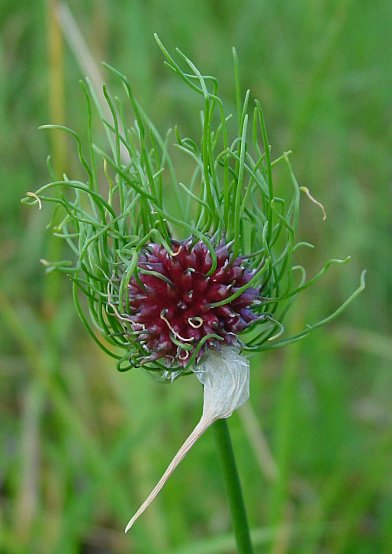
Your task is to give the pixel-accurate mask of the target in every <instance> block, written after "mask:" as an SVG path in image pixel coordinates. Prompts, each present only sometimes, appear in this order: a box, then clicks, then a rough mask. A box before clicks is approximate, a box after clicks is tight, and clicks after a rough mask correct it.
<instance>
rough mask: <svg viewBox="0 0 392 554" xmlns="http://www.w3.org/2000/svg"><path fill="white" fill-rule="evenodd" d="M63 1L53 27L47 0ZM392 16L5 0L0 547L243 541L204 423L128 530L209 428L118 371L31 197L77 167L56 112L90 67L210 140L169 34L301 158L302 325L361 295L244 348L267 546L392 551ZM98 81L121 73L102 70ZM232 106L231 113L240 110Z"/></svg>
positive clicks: (254, 517)
mask: <svg viewBox="0 0 392 554" xmlns="http://www.w3.org/2000/svg"><path fill="white" fill-rule="evenodd" d="M60 8H61V11H60V12H59V13H60V14H61V18H60V19H61V24H59V19H58V18H57V17H56V10H57V11H58V10H59V9H60ZM391 25H392V4H391V2H388V1H387V0H375V1H374V2H368V1H366V0H356V1H355V2H354V1H350V0H343V1H342V0H339V1H337V0H293V1H292V2H283V1H281V0H275V1H274V2H262V1H260V0H243V1H242V2H238V1H237V0H210V1H207V0H206V1H203V0H189V1H187V2H184V1H183V0H167V1H165V2H162V1H159V0H144V1H143V0H129V1H128V2H124V1H120V0H112V1H109V0H95V1H92V0H73V1H69V2H68V4H67V6H65V4H63V3H60V2H57V1H55V0H51V1H50V0H48V1H47V2H45V1H44V0H35V1H34V2H30V1H27V0H18V1H16V2H15V1H14V0H3V1H2V3H1V6H0V33H1V37H0V72H1V75H0V121H1V124H0V152H1V154H0V155H1V165H0V183H1V190H0V240H1V243H0V264H1V272H0V284H1V292H0V345H1V353H0V415H1V425H0V441H1V448H0V552H1V553H2V554H19V553H20V554H24V553H33V554H35V553H39V554H52V553H53V554H57V553H58V554H73V553H81V554H103V553H110V554H112V553H113V554H114V553H116V554H117V553H119V554H121V553H128V552H131V553H141V554H144V553H146V554H147V553H148V554H151V553H157V554H159V553H170V554H215V553H216V554H217V553H222V554H230V553H232V552H235V548H234V542H233V538H232V536H231V531H230V517H229V513H228V508H227V504H226V498H225V491H224V484H223V481H222V478H221V474H220V466H219V460H218V459H217V455H216V451H215V444H214V437H213V433H212V432H207V434H206V435H205V437H204V438H203V439H202V440H201V441H200V442H199V443H198V444H197V445H196V446H195V448H194V449H193V450H192V452H191V453H190V454H189V456H188V458H187V459H186V460H185V461H184V462H183V463H182V464H181V466H180V468H179V469H178V470H177V472H176V473H175V474H174V476H173V477H172V479H171V480H170V481H169V483H168V484H167V486H166V488H165V489H164V491H163V492H162V493H161V495H160V496H159V498H158V500H157V501H156V502H155V503H154V505H153V506H152V507H151V508H150V509H149V510H148V512H146V514H145V515H144V516H143V518H142V519H141V520H140V521H139V522H138V523H137V524H136V525H135V527H134V529H133V530H132V532H131V534H130V535H129V536H125V535H124V534H123V528H124V525H125V524H126V522H127V521H128V519H129V517H130V516H131V515H132V513H133V512H134V511H135V509H136V508H137V506H138V505H139V503H140V502H141V501H142V500H143V499H144V497H145V496H146V494H147V493H148V492H149V491H150V489H151V488H152V486H153V485H154V484H155V482H156V480H157V478H158V477H159V476H160V475H161V473H162V471H163V469H164V468H165V467H166V465H167V463H168V462H169V460H170V459H171V457H172V455H173V454H174V453H175V451H176V450H177V448H178V446H179V445H180V444H181V443H182V441H183V439H184V438H185V436H186V435H187V434H188V433H189V431H190V430H191V428H192V427H193V425H194V424H195V423H196V421H197V419H198V417H199V414H200V411H201V391H200V388H199V387H198V385H197V384H196V383H195V382H194V380H192V379H191V378H184V379H180V380H179V381H177V382H175V383H174V384H173V385H172V386H164V385H161V384H159V383H157V382H156V381H155V380H153V379H151V378H150V376H149V375H147V374H146V373H144V372H143V371H134V372H129V373H125V374H119V373H117V372H116V369H115V365H114V363H113V361H112V360H111V359H109V358H107V357H106V356H105V355H104V354H103V353H101V351H99V350H98V348H97V347H96V346H95V345H94V344H93V343H92V341H91V340H90V339H89V337H88V336H87V333H86V332H85V330H84V328H82V325H81V323H80V322H79V320H78V319H77V316H76V313H75V311H74V308H73V304H72V298H71V290H70V286H69V282H68V280H67V279H66V277H63V276H61V275H54V274H51V275H48V276H45V273H44V269H43V267H42V265H41V264H40V263H39V259H40V258H48V259H55V258H56V257H58V256H60V257H61V254H62V253H61V248H62V246H61V245H60V244H58V242H57V241H56V240H54V239H52V238H50V236H49V233H47V232H46V228H45V227H46V225H47V223H48V221H49V217H50V210H49V209H46V210H43V211H42V212H39V211H38V210H37V209H31V208H30V209H29V208H28V207H26V206H22V205H21V204H20V198H21V197H22V196H24V195H25V194H26V192H27V191H30V190H35V189H36V188H38V187H39V186H41V185H42V184H44V183H45V182H47V181H48V179H49V178H48V173H47V168H46V157H47V155H48V153H49V152H50V153H51V155H52V158H53V161H54V164H55V167H56V171H58V172H61V171H64V170H66V171H67V172H68V173H69V174H72V171H73V170H74V168H76V167H77V161H76V154H75V149H74V148H73V145H72V143H71V142H70V141H68V139H66V138H65V137H63V136H62V135H61V134H60V133H52V134H48V132H45V131H38V126H39V125H41V124H44V123H64V124H66V125H67V126H69V127H71V128H75V129H77V130H78V131H81V132H83V129H84V128H85V123H86V114H85V108H84V102H83V95H82V92H81V88H80V86H79V83H78V81H79V79H81V78H83V77H84V76H85V74H86V68H88V67H90V68H91V67H92V65H91V63H92V61H93V62H95V63H99V62H101V61H107V62H109V63H110V64H112V65H114V66H116V67H117V68H118V69H119V70H120V71H122V72H123V73H125V74H126V75H127V76H128V78H129V80H130V81H131V83H132V85H133V88H134V92H135V95H136V97H137V98H139V100H140V102H141V104H142V106H143V107H144V108H145V109H146V110H147V111H148V113H149V115H150V116H151V118H152V119H153V120H154V122H155V123H156V125H157V126H158V128H159V129H160V130H161V131H162V132H163V131H165V129H166V128H167V127H168V126H172V125H173V124H175V123H178V124H179V125H180V127H181V128H182V129H184V130H185V133H188V134H189V135H190V136H192V137H194V138H195V139H196V140H198V137H199V113H198V109H199V108H197V109H196V108H195V103H194V102H193V97H192V101H191V100H190V96H189V94H188V92H187V91H186V89H185V87H183V86H182V84H181V82H180V81H179V80H178V78H176V77H175V76H173V75H172V74H171V72H170V71H169V70H167V69H166V68H165V67H164V65H163V60H162V55H161V53H160V51H159V49H158V47H157V46H156V44H155V41H154V39H153V33H154V32H157V33H158V34H159V36H160V38H161V39H162V41H163V42H164V44H165V45H166V47H167V48H168V49H170V50H173V49H174V47H175V46H178V47H180V48H181V49H182V50H183V51H184V52H185V53H186V54H187V55H188V56H189V57H190V58H191V59H193V60H194V61H195V62H196V63H197V65H198V66H199V68H200V69H201V71H202V72H204V73H207V74H211V75H215V76H217V77H218V79H219V81H220V84H221V94H222V96H223V97H224V98H225V99H227V101H228V103H229V105H230V102H233V103H234V83H233V70H232V58H231V47H232V46H233V45H235V46H236V47H237V50H238V55H239V58H240V67H241V77H242V84H243V88H244V89H245V88H251V90H252V94H253V95H254V96H255V97H258V98H259V99H260V101H261V102H262V105H263V108H264V112H265V117H266V120H267V125H268V129H269V140H270V143H271V144H272V151H273V154H274V156H275V157H277V156H278V155H280V154H281V152H282V151H283V150H289V149H290V150H293V156H292V163H293V166H294V169H295V172H296V175H297V178H298V180H299V183H300V185H304V186H307V187H309V188H310V190H311V191H312V193H313V194H314V195H315V196H316V198H318V199H319V200H320V201H321V202H322V203H323V204H324V205H325V207H326V210H327V213H328V219H327V221H326V222H322V221H321V216H320V212H319V211H318V209H317V208H316V207H315V206H314V205H313V204H311V203H310V202H308V201H307V200H306V199H304V200H303V202H302V206H303V210H302V218H301V228H300V238H301V239H302V240H308V241H310V242H312V243H314V244H315V245H316V249H315V250H314V251H312V252H310V253H309V254H307V258H306V260H305V264H306V266H307V268H308V269H309V274H310V275H312V274H313V273H314V272H316V271H317V269H318V268H320V267H321V265H322V264H323V263H324V261H325V260H326V259H327V258H329V257H345V256H347V255H351V256H352V261H351V263H350V264H348V265H345V266H338V267H336V266H335V267H333V268H332V269H331V270H330V272H329V273H328V274H327V276H326V277H325V278H324V279H323V281H322V283H321V285H319V287H318V288H315V289H310V290H309V292H307V293H306V294H305V295H304V296H303V297H301V301H299V302H298V304H296V305H295V307H294V308H293V310H292V314H291V318H290V328H291V330H292V331H295V330H296V329H301V328H302V327H303V326H304V324H305V323H307V322H310V323H311V322H314V321H317V320H318V319H320V318H322V317H323V316H324V315H326V314H329V313H330V312H332V311H333V310H334V309H335V308H336V307H337V306H338V305H339V303H341V302H342V301H343V300H344V299H345V298H346V297H347V296H348V295H349V294H350V293H351V291H352V290H354V289H355V288H356V287H357V286H358V282H359V275H360V271H361V270H362V269H363V268H367V269H368V274H367V289H366V291H365V292H364V293H363V294H362V295H361V296H360V297H359V298H358V299H357V300H356V302H355V303H354V304H352V305H351V306H350V307H349V309H348V310H347V311H346V312H344V314H343V315H342V316H341V317H340V318H339V319H337V320H335V321H334V322H333V323H332V324H331V325H329V326H328V327H326V328H324V329H322V330H320V331H316V332H315V333H314V334H313V335H311V336H310V338H308V339H307V340H305V341H304V342H301V343H298V344H295V345H292V346H290V347H288V348H286V349H283V350H281V351H272V352H270V353H266V354H263V355H262V356H258V357H254V358H252V382H251V386H252V391H251V401H250V403H249V404H248V406H247V407H246V408H244V409H242V410H241V411H240V412H239V413H237V414H235V415H234V416H233V417H232V419H231V421H230V425H231V430H232V436H233V441H234V448H235V450H236V453H237V456H238V464H239V469H240V473H241V476H242V481H243V488H244V495H245V501H246V504H247V507H248V513H249V519H250V524H251V527H252V530H253V539H254V544H255V552H257V553H259V552H260V553H264V552H268V553H269V552H270V553H272V554H284V553H300V554H312V553H325V554H327V553H328V554H329V553H333V554H339V553H355V554H365V553H369V554H370V553H376V552H377V553H381V552H385V553H390V552H392V465H391V452H392V402H391V389H392V372H391V369H390V367H391V361H392V343H391V341H390V340H389V335H390V331H391V296H392V281H391V263H390V261H391V232H392V225H391V218H390V211H391V200H392V198H391V161H390V153H391V147H392V140H391V139H392V133H391V125H390V119H391V90H392V88H391V85H392V57H391V54H390V53H391V49H392V42H391ZM100 71H101V72H102V76H103V78H104V79H105V80H106V81H108V82H110V76H109V75H108V74H106V73H105V70H104V68H103V67H100ZM233 109H234V105H233Z"/></svg>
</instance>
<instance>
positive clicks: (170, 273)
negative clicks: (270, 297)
mask: <svg viewBox="0 0 392 554" xmlns="http://www.w3.org/2000/svg"><path fill="white" fill-rule="evenodd" d="M171 249H172V253H170V252H169V251H168V250H167V249H166V248H165V247H164V246H161V245H160V244H156V243H154V244H149V245H148V247H146V248H144V249H143V251H142V253H141V254H140V256H139V260H138V264H137V272H136V274H134V275H133V276H132V277H131V279H130V281H129V284H128V291H129V305H130V308H131V314H130V320H131V327H132V330H133V331H134V332H135V333H137V334H138V340H139V341H140V343H141V344H142V346H143V348H144V349H145V351H146V356H145V359H144V362H148V361H153V360H157V359H159V358H163V359H164V361H165V362H167V363H168V364H170V365H172V366H173V365H179V366H181V367H184V366H185V365H186V364H187V363H188V361H189V359H190V357H191V356H192V354H193V353H195V351H196V350H197V355H196V360H195V361H196V362H197V361H199V359H200V357H201V356H202V354H203V353H204V352H205V350H206V349H207V348H216V347H218V344H227V345H233V344H236V343H237V335H238V333H240V332H241V331H243V330H244V329H245V328H246V327H247V326H248V325H249V324H250V323H252V322H253V321H255V320H256V319H257V318H258V316H257V315H255V314H254V313H253V312H252V310H251V305H252V303H253V302H254V301H255V300H256V299H257V298H258V297H259V291H258V290H257V289H255V288H251V287H248V288H246V290H244V291H243V292H242V293H241V294H239V295H238V296H237V297H234V299H233V300H231V301H228V302H226V303H223V304H222V305H216V304H218V303H220V302H221V301H224V300H227V299H228V298H230V297H231V296H233V295H234V294H235V293H236V292H237V291H238V290H239V289H240V288H241V287H243V286H244V285H247V283H249V281H250V279H251V278H252V276H253V274H254V272H253V271H252V270H249V269H247V268H246V267H245V265H244V263H243V258H241V257H238V258H235V259H233V256H232V254H231V253H230V245H226V244H225V243H224V242H221V243H220V244H219V245H218V246H217V247H216V250H215V252H216V257H217V267H216V269H215V271H213V272H212V273H211V272H210V270H211V267H212V260H211V254H210V252H209V249H208V247H207V246H206V245H205V244H204V242H202V241H198V242H196V243H195V241H194V240H193V239H192V238H190V239H187V240H185V241H181V242H179V241H174V240H172V243H171ZM210 273H211V274H210ZM200 343H201V345H200ZM198 345H199V346H198Z"/></svg>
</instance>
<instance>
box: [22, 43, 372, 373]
mask: <svg viewBox="0 0 392 554" xmlns="http://www.w3.org/2000/svg"><path fill="white" fill-rule="evenodd" d="M155 38H156V41H157V43H158V46H159V48H160V49H161V51H162V52H163V54H164V56H165V58H166V62H165V63H166V65H167V66H168V67H169V68H170V69H171V70H172V71H173V72H174V73H175V74H176V75H177V76H178V77H179V78H180V79H181V80H182V81H183V82H184V83H185V84H186V85H187V86H188V87H189V89H191V91H192V92H194V93H196V94H198V95H199V96H200V97H201V98H202V102H203V110H202V112H201V127H202V129H201V138H200V140H198V141H195V140H194V139H192V138H188V137H181V135H180V130H179V129H178V128H176V130H175V135H176V139H177V143H176V144H175V146H176V147H177V148H178V149H179V150H180V151H181V152H182V153H185V154H186V155H187V156H189V157H190V158H191V163H192V165H193V166H194V167H193V169H192V172H191V176H190V180H189V184H188V185H186V184H184V183H182V182H181V181H179V179H178V177H177V175H176V162H174V161H173V159H172V158H171V155H170V135H171V130H170V129H169V131H168V132H167V133H166V135H165V138H163V137H162V136H161V134H159V132H158V130H157V128H156V127H155V126H154V125H153V123H152V122H151V121H150V119H149V118H148V116H147V115H146V113H145V112H144V110H143V109H142V108H141V106H139V104H138V102H137V100H136V99H135V97H134V95H133V93H132V89H131V86H130V84H129V82H128V80H127V78H126V77H125V76H124V75H122V74H121V73H119V72H118V71H117V70H116V69H114V68H112V67H111V66H109V65H106V67H107V68H108V69H109V70H110V71H111V72H112V73H113V74H114V75H115V77H117V79H119V80H120V82H121V84H122V85H123V88H124V90H125V97H126V102H127V104H126V106H124V105H123V103H122V102H121V101H120V99H119V98H118V97H116V98H113V97H112V95H111V93H110V92H109V90H108V88H107V87H106V86H105V85H104V86H103V95H104V98H105V100H106V106H105V107H102V106H101V105H100V103H99V100H98V99H97V95H96V92H95V91H94V88H93V86H92V84H91V82H90V81H87V86H86V85H85V84H84V83H82V88H83V91H84V94H85V97H86V105H87V111H88V117H87V121H88V125H89V128H88V132H87V148H86V149H84V148H83V144H82V139H81V138H80V135H79V134H78V133H77V132H75V131H73V130H71V129H69V128H67V127H65V126H62V125H45V126H43V127H41V129H42V128H43V129H50V130H54V131H62V132H65V133H67V134H69V135H71V137H72V138H73V139H74V140H75V142H76V145H77V152H78V156H79V161H80V163H81V166H82V168H83V169H84V172H85V174H86V181H85V182H84V181H76V180H72V179H70V178H68V176H67V175H65V176H64V179H63V180H55V181H53V182H51V183H49V184H47V185H44V186H43V187H41V188H40V189H38V191H36V192H35V193H29V194H28V196H27V197H26V198H25V199H24V202H27V203H29V204H38V205H39V206H40V207H41V203H42V202H48V203H54V204H55V206H56V208H59V209H56V210H55V211H54V213H55V220H54V222H53V223H52V228H53V232H54V234H55V236H56V237H60V238H62V239H64V240H65V241H66V242H67V243H68V246H69V247H70V249H71V251H72V252H73V253H74V254H75V260H74V261H67V260H66V261H59V262H48V261H46V260H45V261H44V264H45V265H46V266H47V267H48V271H53V270H57V271H61V272H65V273H66V274H67V275H69V277H70V278H71V279H72V281H73V283H74V301H75V306H76V309H77V311H78V313H79V315H80V318H81V320H82V321H83V323H84V324H85V326H86V327H87V330H88V332H89V334H90V335H91V336H92V337H93V339H94V340H95V341H96V342H97V344H99V345H100V346H101V348H102V349H103V350H104V351H105V352H106V353H108V354H110V355H111V356H112V357H114V358H116V359H117V360H118V364H117V367H118V368H119V369H120V370H121V371H124V370H126V369H131V368H133V367H137V366H138V365H140V364H141V363H142V362H141V360H142V359H143V357H144V356H145V351H144V348H143V346H142V344H141V343H140V342H139V340H138V335H137V332H135V331H133V330H132V329H129V328H127V329H126V330H124V328H123V326H122V324H121V321H119V320H121V318H122V316H123V315H124V314H129V313H130V308H129V297H128V292H127V290H128V289H127V287H128V283H129V280H130V278H131V277H132V276H133V275H136V278H137V279H139V272H140V271H143V272H144V273H146V272H147V273H152V274H154V275H156V276H158V277H159V278H162V276H161V275H160V274H157V273H154V272H148V271H147V270H145V269H143V270H141V269H140V268H139V267H138V266H137V262H138V257H139V254H140V252H141V249H142V248H143V247H144V246H146V245H147V244H148V243H149V242H151V241H152V240H153V241H155V242H158V243H160V244H161V245H162V246H164V247H165V248H166V249H167V250H168V251H169V252H170V251H171V246H170V245H171V239H172V238H173V237H175V238H180V239H183V238H185V237H187V236H193V237H195V239H197V240H201V241H203V242H204V243H205V244H206V246H207V247H208V249H209V252H210V254H211V259H212V266H211V269H210V273H212V272H214V271H215V269H216V264H217V258H216V253H215V247H214V244H217V243H218V242H220V241H221V240H222V239H223V240H225V242H228V243H230V244H233V256H234V258H237V257H238V256H243V257H244V259H246V260H247V261H248V263H249V264H250V266H251V267H253V270H254V275H253V276H252V278H251V279H250V280H249V282H248V283H246V284H245V285H243V286H242V287H240V288H238V290H236V291H235V292H234V293H233V294H232V295H230V296H229V297H228V298H226V299H224V300H220V301H219V302H215V303H213V304H211V307H218V306H224V305H226V304H229V303H230V302H232V301H233V300H235V298H238V297H239V296H240V295H241V294H242V293H243V292H245V291H246V290H247V289H248V288H250V287H259V288H260V287H261V288H262V295H263V296H262V301H259V303H258V305H256V306H255V308H254V311H255V312H256V313H257V314H258V315H259V319H258V320H256V322H254V323H253V324H252V325H251V326H250V328H249V329H247V330H246V331H245V332H244V333H243V335H242V341H243V348H244V350H245V351H250V352H254V351H262V350H267V349H270V348H278V347H279V346H282V345H285V344H290V343H292V342H296V341H297V340H300V339H302V338H304V337H305V336H307V335H308V334H309V333H310V332H311V331H312V330H313V329H315V328H318V327H320V326H322V325H324V324H325V323H327V322H329V321H331V320H332V319H333V318H334V317H335V316H336V315H338V314H339V313H340V312H341V311H342V310H343V308H344V307H346V306H347V305H348V304H349V303H350V302H351V301H352V300H353V299H354V298H355V297H356V296H357V295H358V294H359V293H360V292H361V291H362V290H363V289H364V286H365V282H364V273H363V274H362V277H361V284H360V286H359V288H358V289H357V290H356V291H355V292H354V294H353V295H351V297H350V298H349V299H348V300H347V301H346V302H345V303H344V305H343V306H342V307H340V308H338V309H337V310H336V311H335V312H334V313H333V314H332V315H330V316H328V317H326V318H324V319H323V320H321V321H320V322H318V323H316V324H313V325H307V326H306V328H305V329H304V330H303V331H300V332H299V333H298V334H296V335H295V336H293V337H289V338H287V337H283V338H282V339H281V340H277V339H279V338H280V337H281V336H282V335H283V333H284V325H283V318H284V316H285V315H286V313H287V311H288V309H289V308H290V306H291V303H292V302H293V300H294V299H295V298H296V296H297V295H298V294H299V293H300V292H302V291H304V290H306V289H307V288H308V287H309V286H311V285H313V284H314V283H316V282H317V281H318V280H319V279H320V278H321V277H322V276H323V275H324V273H325V272H326V271H327V269H328V268H329V267H330V266H331V265H332V264H342V263H345V262H346V261H347V260H348V259H349V258H346V259H345V260H339V259H332V260H329V261H328V262H327V263H326V264H325V265H324V267H323V268H322V269H321V270H320V271H319V272H318V273H317V274H316V275H315V276H314V277H313V278H311V279H309V280H307V277H306V271H305V269H304V267H302V266H301V265H298V264H295V265H294V254H295V251H296V250H298V248H300V247H304V246H306V247H313V246H312V245H311V244H309V243H304V242H297V239H296V231H297V227H298V219H299V208H300V192H301V189H300V187H299V185H298V183H297V180H296V178H295V176H294V173H293V171H292V168H291V165H290V162H289V154H288V153H285V154H283V155H282V156H280V157H279V158H277V159H275V160H271V152H270V145H269V142H268V136H267V131H266V127H265V122H264V116H263V112H262V109H261V106H260V103H259V101H258V100H255V102H254V106H253V110H252V109H251V107H250V91H249V90H248V91H247V92H246V94H245V96H244V99H243V98H242V94H241V86H240V78H239V68H238V59H237V54H236V51H235V50H234V49H233V56H234V73H235V81H236V98H237V107H236V111H237V113H236V117H235V118H234V119H235V122H236V123H235V125H234V129H233V128H229V123H230V120H231V119H232V114H228V113H226V111H225V105H224V102H223V100H222V99H221V98H220V96H219V95H218V93H219V90H218V81H217V79H216V78H214V77H211V76H206V75H203V74H202V73H201V72H200V71H199V69H198V68H197V67H196V66H195V65H194V63H193V62H192V61H191V60H190V59H189V58H187V57H186V56H185V55H184V54H183V53H182V52H181V50H179V49H177V53H178V57H179V58H180V60H181V62H183V63H184V64H185V65H186V66H187V70H186V71H185V70H184V69H182V68H181V66H180V65H179V64H178V63H177V62H176V61H175V59H174V58H173V57H172V56H171V55H170V54H169V52H168V51H167V50H166V48H165V47H164V46H163V44H162V42H161V41H160V40H159V38H158V36H157V35H155ZM189 71H190V73H189ZM93 105H95V108H96V110H95V111H96V113H97V114H98V116H99V119H100V121H101V123H102V124H103V127H104V129H105V131H106V137H107V142H108V143H109V146H110V153H108V152H106V151H104V150H102V149H101V148H100V147H98V146H97V144H96V143H95V142H93V132H92V125H93V112H92V108H93ZM129 109H131V113H129V111H130V110H129ZM249 111H251V113H250V114H249ZM109 116H110V120H109V119H108V117H109ZM133 119H134V124H133V126H130V125H129V121H132V120H133ZM248 126H249V127H250V129H248ZM235 127H236V128H235ZM233 133H234V134H233ZM84 150H86V151H87V152H88V155H86V154H85V151H84ZM178 163H180V161H177V164H178ZM278 164H284V165H285V166H286V170H287V176H288V180H289V181H290V182H291V185H292V189H293V192H292V195H291V198H289V200H288V201H286V199H285V198H284V197H281V196H277V195H276V193H275V191H274V182H273V169H274V167H275V166H277V165H278ZM100 166H103V168H104V176H105V180H106V183H105V185H104V187H102V185H101V184H100V182H99V168H100ZM168 168H170V171H169V172H168V171H167V169H168ZM165 173H169V177H170V180H169V181H168V180H165V178H164V175H165ZM103 188H104V189H106V190H104V191H103V192H102V189H103ZM52 190H54V191H55V192H57V195H56V196H48V193H50V192H51V191H52ZM306 190H307V189H306ZM169 191H170V193H169ZM308 194H309V193H308ZM172 195H174V197H175V198H176V200H177V213H176V210H175V209H174V210H173V207H172V206H173V202H172V201H171V197H172ZM166 197H168V198H166ZM311 198H312V197H311ZM313 201H314V199H313ZM315 202H316V201H315ZM316 203H317V202H316ZM173 211H174V213H173ZM56 221H60V222H59V223H56ZM295 273H298V274H299V275H300V279H299V283H297V282H296V278H295ZM77 289H80V290H81V291H82V292H83V293H84V295H85V296H86V297H87V300H88V315H85V314H84V312H83V309H82V305H81V303H80V301H79V298H78V291H77ZM90 319H91V320H92V323H93V327H92V326H91V324H90V322H89V320H90ZM259 327H261V329H259ZM95 329H96V330H98V331H99V332H100V334H101V335H102V336H103V337H104V338H105V339H106V342H107V343H109V344H110V345H111V347H112V348H111V349H108V347H107V346H106V344H104V343H102V342H101V341H100V340H99V338H97V337H96V335H95ZM213 336H214V335H207V336H206V337H203V339H202V341H200V343H199V345H198V347H197V348H196V350H195V352H194V353H193V355H192V356H190V357H189V361H188V363H187V365H186V366H185V368H184V372H187V371H189V370H192V367H193V365H194V360H195V357H196V355H197V353H198V351H199V350H200V348H199V347H201V346H202V345H203V343H204V342H205V341H206V340H207V339H208V338H209V337H213ZM218 338H219V337H218ZM173 340H175V341H176V339H175V338H173ZM179 346H181V347H182V348H186V346H187V345H185V344H183V343H180V344H179ZM118 348H120V349H122V350H123V351H124V352H125V353H120V354H119V353H118ZM143 366H144V367H145V368H146V369H149V370H157V371H161V372H162V373H163V372H165V371H166V370H167V367H166V365H165V364H163V363H161V362H159V361H155V362H149V363H148V364H144V365H143ZM177 369H178V367H177V366H176V367H173V370H177Z"/></svg>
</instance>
